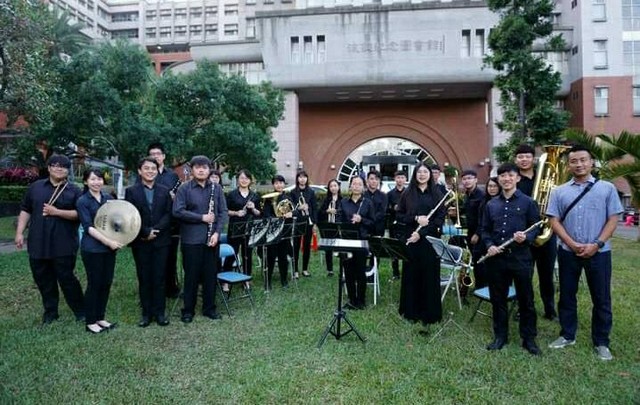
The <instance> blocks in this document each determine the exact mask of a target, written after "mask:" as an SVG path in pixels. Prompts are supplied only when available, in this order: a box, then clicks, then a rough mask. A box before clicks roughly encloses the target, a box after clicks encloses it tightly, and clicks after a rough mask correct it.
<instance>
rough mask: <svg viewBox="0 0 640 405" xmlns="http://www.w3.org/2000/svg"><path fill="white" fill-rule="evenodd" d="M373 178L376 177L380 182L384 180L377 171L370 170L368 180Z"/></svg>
mask: <svg viewBox="0 0 640 405" xmlns="http://www.w3.org/2000/svg"><path fill="white" fill-rule="evenodd" d="M371 176H376V177H377V178H378V180H380V179H381V178H382V175H381V174H380V172H379V171H377V170H369V173H367V179H368V178H369V177H371Z"/></svg>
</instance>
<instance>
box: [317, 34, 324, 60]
mask: <svg viewBox="0 0 640 405" xmlns="http://www.w3.org/2000/svg"><path fill="white" fill-rule="evenodd" d="M316 41H317V43H318V44H317V45H318V46H317V48H318V63H324V62H326V61H327V43H326V41H325V38H324V35H318V36H317V37H316Z"/></svg>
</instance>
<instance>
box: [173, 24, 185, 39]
mask: <svg viewBox="0 0 640 405" xmlns="http://www.w3.org/2000/svg"><path fill="white" fill-rule="evenodd" d="M175 33H176V37H186V36H187V26H186V25H176V27H175Z"/></svg>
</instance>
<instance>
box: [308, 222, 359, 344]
mask: <svg viewBox="0 0 640 405" xmlns="http://www.w3.org/2000/svg"><path fill="white" fill-rule="evenodd" d="M319 229H320V236H324V235H327V236H329V235H336V236H339V237H341V238H324V237H322V238H321V239H320V242H319V244H318V246H319V248H320V250H323V251H330V252H337V253H338V254H340V255H341V258H340V274H339V275H338V277H337V279H338V300H337V301H338V303H337V307H336V310H335V311H334V312H333V318H332V319H331V321H330V322H329V324H328V325H327V327H326V328H325V330H324V332H323V334H322V337H320V340H319V341H318V348H320V347H322V345H323V344H324V342H325V340H326V339H327V336H329V334H332V335H333V336H335V338H336V340H340V338H341V337H343V336H345V335H347V334H348V333H349V332H352V331H353V333H355V334H356V336H357V337H358V339H360V341H361V342H362V343H364V342H365V338H364V337H363V336H362V335H361V334H360V332H358V330H357V329H356V327H355V325H354V324H353V323H352V322H351V321H350V320H349V318H348V317H347V313H346V311H345V310H344V309H343V308H342V295H343V293H342V285H343V281H342V280H343V277H344V264H343V260H344V258H345V257H344V256H346V255H347V254H350V253H351V254H352V253H354V252H356V251H361V250H364V251H366V250H368V248H369V244H368V242H367V241H362V240H357V238H358V235H359V231H358V225H354V224H323V225H321V226H319ZM323 232H324V233H323ZM342 320H344V321H345V322H346V323H347V325H349V329H348V330H346V331H341V330H340V329H341V323H342ZM334 329H335V330H334Z"/></svg>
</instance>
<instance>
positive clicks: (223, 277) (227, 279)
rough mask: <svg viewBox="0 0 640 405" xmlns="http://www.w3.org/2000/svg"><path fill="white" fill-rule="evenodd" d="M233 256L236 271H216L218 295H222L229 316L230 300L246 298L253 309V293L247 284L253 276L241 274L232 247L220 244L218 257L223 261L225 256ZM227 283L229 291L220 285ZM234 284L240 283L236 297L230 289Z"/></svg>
mask: <svg viewBox="0 0 640 405" xmlns="http://www.w3.org/2000/svg"><path fill="white" fill-rule="evenodd" d="M230 256H233V257H234V258H235V268H236V270H238V271H223V272H221V273H218V277H217V278H218V289H219V290H220V295H221V296H222V301H223V303H224V306H225V308H226V309H227V314H228V315H229V317H231V309H230V308H229V303H230V302H232V301H237V300H241V299H245V298H248V299H249V302H250V303H251V309H252V310H255V307H254V303H253V295H252V294H251V288H250V287H249V286H248V282H250V281H251V280H252V279H253V278H252V277H251V276H250V275H248V274H243V273H242V272H240V261H239V260H238V256H237V254H236V252H235V251H234V250H233V248H232V247H231V246H230V245H228V244H226V243H223V244H221V245H220V259H221V261H222V262H224V259H225V258H227V257H230ZM223 284H227V285H229V291H228V292H226V291H224V290H223V289H222V285H223ZM234 285H240V286H241V287H242V293H241V294H240V295H238V296H237V297H234V296H233V295H232V290H233V286H234Z"/></svg>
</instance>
